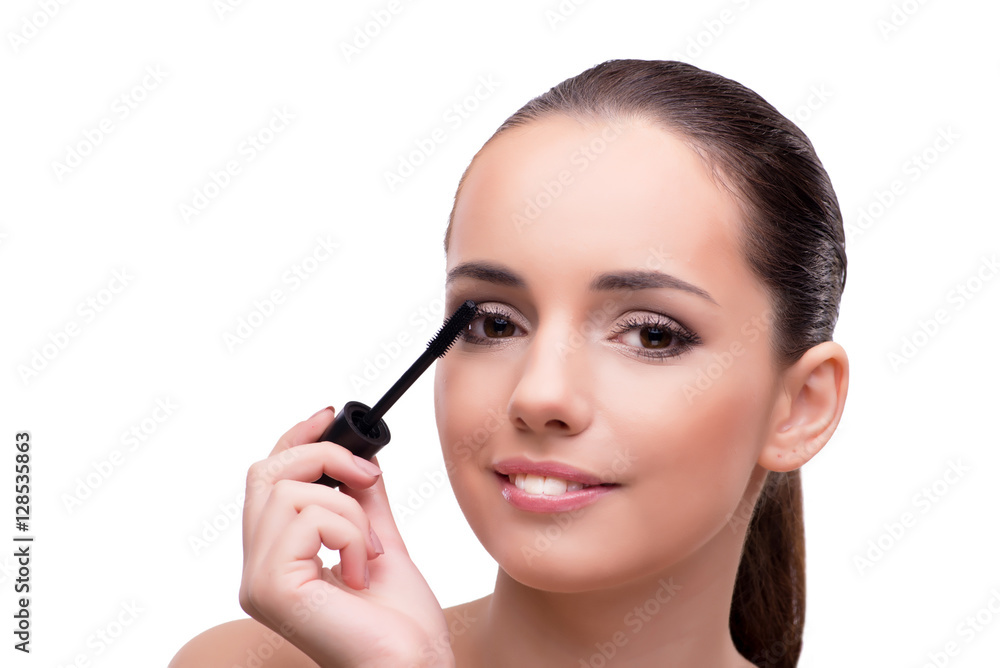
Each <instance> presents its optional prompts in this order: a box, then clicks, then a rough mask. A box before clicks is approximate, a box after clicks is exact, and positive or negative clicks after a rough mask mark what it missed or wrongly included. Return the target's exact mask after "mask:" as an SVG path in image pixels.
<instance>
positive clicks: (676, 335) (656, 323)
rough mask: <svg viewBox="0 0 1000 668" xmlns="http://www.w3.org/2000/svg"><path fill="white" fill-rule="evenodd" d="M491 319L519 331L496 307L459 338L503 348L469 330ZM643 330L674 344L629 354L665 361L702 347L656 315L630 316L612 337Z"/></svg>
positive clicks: (678, 326) (478, 317) (482, 313)
mask: <svg viewBox="0 0 1000 668" xmlns="http://www.w3.org/2000/svg"><path fill="white" fill-rule="evenodd" d="M490 316H493V317H497V318H502V319H504V320H507V321H508V322H510V323H511V324H512V325H513V326H514V327H518V328H519V329H520V327H519V325H517V324H516V323H517V320H516V318H515V317H514V314H513V313H511V312H510V311H508V310H507V309H505V308H503V307H501V306H499V305H490V306H479V307H478V312H477V313H476V317H475V318H474V319H473V320H472V322H470V323H469V326H468V327H467V328H466V329H464V330H463V331H462V333H461V337H462V339H463V340H465V341H467V342H469V343H471V344H473V345H483V346H496V345H503V343H504V339H506V338H509V337H500V338H490V337H485V336H479V335H477V334H473V333H472V327H473V325H474V324H475V323H477V322H480V321H481V320H482V319H483V318H488V317H490ZM643 327H655V328H656V329H660V330H663V331H665V332H666V333H667V334H669V335H670V337H671V340H672V341H674V342H676V345H674V346H673V347H671V348H668V349H665V350H656V349H650V348H636V347H634V346H626V347H627V348H628V349H629V351H630V354H633V355H636V356H639V357H645V358H648V359H653V360H665V359H668V358H671V357H678V356H680V355H683V354H684V353H686V352H688V351H689V350H690V349H691V348H693V347H694V346H696V345H699V344H701V337H699V336H698V335H697V334H695V333H694V332H692V331H691V330H689V329H688V328H687V327H684V326H683V325H681V324H680V323H676V322H673V321H671V320H668V319H667V318H666V317H664V316H662V315H659V314H657V313H649V314H646V315H643V316H637V315H632V316H630V317H629V318H628V319H626V320H625V321H623V322H621V323H619V324H618V325H616V326H615V328H614V334H615V336H616V337H618V336H621V335H622V334H627V333H628V332H631V331H633V330H637V329H642V328H643Z"/></svg>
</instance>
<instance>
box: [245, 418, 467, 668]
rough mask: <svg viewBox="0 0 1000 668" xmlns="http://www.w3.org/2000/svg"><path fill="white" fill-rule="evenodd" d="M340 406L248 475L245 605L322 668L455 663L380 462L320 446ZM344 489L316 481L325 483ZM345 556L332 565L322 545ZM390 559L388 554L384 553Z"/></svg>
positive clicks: (309, 423) (300, 429) (284, 441)
mask: <svg viewBox="0 0 1000 668" xmlns="http://www.w3.org/2000/svg"><path fill="white" fill-rule="evenodd" d="M333 418H334V411H333V409H332V408H327V409H324V410H322V411H320V412H319V413H316V414H315V415H313V416H312V417H311V418H309V419H308V420H305V421H303V422H300V423H298V424H297V425H295V426H294V427H292V428H291V429H290V430H289V431H288V432H287V433H286V434H285V435H284V436H282V437H281V439H280V440H279V441H278V444H277V445H276V446H275V447H274V450H272V451H271V455H270V456H269V457H268V458H267V459H264V460H261V461H259V462H256V463H255V464H253V466H251V467H250V471H249V473H248V474H247V491H246V502H245V505H244V508H243V580H242V582H241V584H240V605H241V606H243V609H244V610H246V612H247V613H248V614H249V615H250V616H251V617H253V618H254V619H256V620H258V621H259V622H261V623H263V624H265V625H266V626H268V627H270V628H271V629H273V630H274V631H276V632H277V633H280V634H281V635H283V636H284V637H286V638H287V639H288V640H289V641H290V642H291V643H292V644H294V645H296V646H297V647H299V648H300V649H301V650H302V651H303V652H305V653H306V654H307V655H308V656H309V657H310V658H312V659H313V661H316V662H317V663H318V664H319V665H320V666H324V668H325V667H331V668H332V667H333V666H337V667H340V666H366V667H372V668H373V667H375V666H391V667H392V668H401V667H405V666H452V665H454V658H453V656H452V653H451V646H450V642H449V635H448V628H447V626H446V623H445V617H444V614H443V613H442V611H441V606H440V604H439V603H438V601H437V599H436V598H435V597H434V594H433V593H432V592H431V590H430V588H429V587H428V586H427V583H426V581H425V580H424V579H423V577H422V576H421V575H420V572H419V571H418V570H417V568H416V566H415V565H414V564H413V562H412V561H411V560H410V557H409V554H408V553H407V551H406V547H405V546H404V545H403V540H402V538H401V537H400V535H399V531H398V530H397V528H396V523H395V521H394V520H393V518H392V513H391V512H390V510H389V500H388V498H387V497H386V493H385V485H384V484H383V482H382V479H381V471H380V470H379V468H378V466H377V465H376V464H373V463H372V462H369V461H367V460H364V459H362V458H360V457H355V456H354V455H353V454H352V453H351V452H350V451H348V450H347V449H346V448H343V447H341V446H339V445H335V444H331V443H328V442H324V443H316V442H315V441H316V439H318V438H319V437H320V435H321V434H322V433H323V431H324V430H325V429H326V427H328V426H329V425H330V423H331V422H332V421H333ZM323 473H326V474H327V475H329V476H331V477H333V478H336V479H337V480H340V481H342V483H343V484H342V485H341V486H340V489H333V488H331V487H327V486H325V485H320V484H313V481H314V480H317V479H318V478H319V477H320V475H321V474H323ZM321 544H322V545H326V547H328V548H330V549H331V550H339V551H340V563H339V564H337V565H335V566H333V567H332V568H326V567H324V566H323V564H322V561H321V560H320V558H319V556H318V553H319V548H320V545H321ZM383 550H384V552H383Z"/></svg>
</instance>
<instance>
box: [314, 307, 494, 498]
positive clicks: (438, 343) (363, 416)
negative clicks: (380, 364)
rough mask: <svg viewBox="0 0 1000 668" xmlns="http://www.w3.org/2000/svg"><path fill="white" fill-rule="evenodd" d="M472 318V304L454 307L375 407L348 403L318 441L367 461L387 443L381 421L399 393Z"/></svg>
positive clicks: (326, 480)
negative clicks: (454, 309) (329, 443)
mask: <svg viewBox="0 0 1000 668" xmlns="http://www.w3.org/2000/svg"><path fill="white" fill-rule="evenodd" d="M475 315H476V303H475V302H474V301H472V300H471V299H470V300H467V301H466V302H465V303H464V304H462V305H461V306H460V307H458V310H457V311H455V312H454V313H453V314H452V315H451V317H450V318H448V320H447V321H445V323H444V325H442V326H441V329H440V330H439V331H438V333H437V335H436V336H435V337H434V338H433V339H431V340H430V342H429V343H428V344H427V350H425V351H424V352H423V353H422V354H421V355H420V357H418V358H417V360H416V361H415V362H414V363H413V364H411V365H410V368H409V369H407V370H406V371H405V372H404V373H403V375H402V376H400V378H399V380H397V381H396V383H395V384H394V385H393V386H392V387H390V388H389V390H388V391H387V392H386V393H385V394H384V395H383V396H382V398H381V399H379V400H378V401H377V402H376V403H375V406H374V407H372V408H369V407H368V406H366V405H364V404H363V403H361V402H359V401H348V402H347V403H346V404H344V408H343V409H342V410H341V411H340V412H339V413H338V414H337V417H336V418H335V419H334V420H333V424H331V425H330V426H329V427H327V429H326V431H324V432H323V435H322V436H320V438H319V440H320V441H330V442H332V443H337V444H338V445H342V446H344V447H345V448H347V449H348V450H350V451H351V452H353V453H354V454H355V455H357V456H358V457H362V458H364V459H371V458H372V457H374V456H375V453H377V452H378V451H379V450H381V449H382V448H383V447H384V446H385V444H386V443H388V442H389V438H390V435H389V426H388V425H387V424H386V423H385V420H383V419H382V416H383V415H385V413H386V411H388V410H389V409H390V408H391V407H392V405H393V404H395V403H396V401H397V400H398V399H399V398H400V397H401V396H403V393H404V392H406V391H407V390H408V389H410V386H411V385H413V383H414V382H415V381H416V380H417V378H419V377H420V375H421V374H422V373H423V372H424V371H426V370H427V368H428V367H430V365H431V364H432V363H433V362H434V360H435V359H437V358H438V357H443V356H444V354H445V353H446V352H448V349H449V348H451V345H452V344H453V343H454V342H455V339H456V338H458V335H459V334H460V333H461V332H462V330H463V329H465V327H466V325H468V324H469V323H470V322H471V321H472V319H473V318H474V317H475ZM314 482H317V483H320V484H322V485H327V486H329V487H337V486H339V485H340V484H341V482H340V481H339V480H336V479H334V478H331V477H330V476H328V475H326V474H325V473H324V474H323V476H322V477H320V479H319V480H316V481H314Z"/></svg>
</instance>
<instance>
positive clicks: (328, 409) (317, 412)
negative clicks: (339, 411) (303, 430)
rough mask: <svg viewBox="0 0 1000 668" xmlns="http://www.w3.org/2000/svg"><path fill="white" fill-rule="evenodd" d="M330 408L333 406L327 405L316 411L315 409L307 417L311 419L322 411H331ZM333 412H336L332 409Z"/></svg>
mask: <svg viewBox="0 0 1000 668" xmlns="http://www.w3.org/2000/svg"><path fill="white" fill-rule="evenodd" d="M332 410H333V406H327V407H326V408H321V409H319V410H318V411H316V412H315V413H313V414H312V415H310V416H309V419H310V420H312V419H313V418H314V417H316V416H317V415H319V414H320V413H322V412H323V411H332ZM334 412H336V411H334Z"/></svg>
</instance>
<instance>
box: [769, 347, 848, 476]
mask: <svg viewBox="0 0 1000 668" xmlns="http://www.w3.org/2000/svg"><path fill="white" fill-rule="evenodd" d="M847 381H848V363H847V353H846V352H845V351H844V348H843V347H842V346H841V345H840V344H838V343H834V342H833V341H824V342H823V343H820V344H817V345H815V346H813V347H812V348H810V349H809V350H807V351H806V352H805V354H804V355H802V357H801V358H799V360H798V361H797V362H796V363H795V364H793V365H792V366H790V367H789V368H788V369H786V370H785V372H784V373H783V375H782V381H781V387H780V389H779V396H778V397H777V398H776V399H775V404H774V410H773V413H772V419H771V424H770V425H769V432H768V435H767V442H766V443H765V444H764V448H763V449H762V450H761V453H760V458H759V459H758V460H757V463H758V464H760V465H761V466H763V467H764V468H766V469H768V470H770V471H792V470H794V469H797V468H799V467H800V466H802V465H803V464H805V463H806V462H807V461H809V460H810V459H812V458H813V457H814V456H815V455H816V453H817V452H819V451H820V450H821V449H822V448H823V446H824V445H826V444H827V442H828V441H829V440H830V437H831V436H833V432H834V430H836V428H837V424H838V423H839V422H840V416H841V415H842V414H843V412H844V403H845V402H846V400H847Z"/></svg>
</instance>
